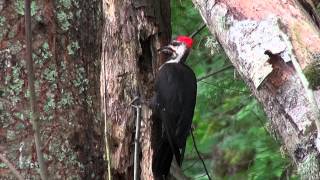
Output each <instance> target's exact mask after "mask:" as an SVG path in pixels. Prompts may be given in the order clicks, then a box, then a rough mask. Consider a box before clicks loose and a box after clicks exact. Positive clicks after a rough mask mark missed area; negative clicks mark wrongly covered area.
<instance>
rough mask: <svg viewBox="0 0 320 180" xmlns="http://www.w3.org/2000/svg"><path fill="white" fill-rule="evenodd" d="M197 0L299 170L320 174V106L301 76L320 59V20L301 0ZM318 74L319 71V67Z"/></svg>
mask: <svg viewBox="0 0 320 180" xmlns="http://www.w3.org/2000/svg"><path fill="white" fill-rule="evenodd" d="M194 3H195V4H196V5H197V7H198V8H199V10H200V13H201V15H202V17H203V18H204V20H205V22H206V23H207V25H208V27H209V29H210V30H211V31H212V33H213V34H215V35H216V36H217V38H218V40H219V42H220V43H221V45H222V47H223V49H224V50H225V52H226V54H227V55H228V57H229V58H230V60H231V62H232V63H233V65H234V66H235V67H236V69H237V71H238V72H239V74H240V75H241V77H242V78H243V79H244V80H245V82H246V84H247V85H248V86H249V88H250V90H251V91H252V92H253V94H254V95H255V96H256V97H257V98H258V100H259V101H260V102H261V103H262V105H263V107H264V110H265V112H266V113H267V115H268V117H269V118H270V129H269V130H270V131H271V132H272V134H274V135H275V136H276V137H277V138H278V139H281V141H282V143H283V148H284V149H285V150H286V152H287V153H288V154H289V155H290V157H291V158H292V160H293V162H294V163H295V164H296V165H297V166H298V172H299V174H300V175H301V176H302V178H312V179H318V178H319V174H318V172H319V167H318V159H317V158H316V157H317V156H318V154H319V152H318V150H317V149H316V148H315V143H314V140H315V138H316V137H317V135H316V134H317V133H316V131H315V130H312V127H314V126H313V125H312V122H315V120H318V118H317V117H318V114H317V113H318V112H317V108H318V107H316V106H317V105H316V102H312V101H310V98H309V97H308V92H310V91H309V90H306V88H305V86H306V83H304V81H303V78H301V76H304V74H302V75H301V74H300V72H299V71H300V69H305V70H306V69H307V68H309V67H310V66H311V68H313V67H314V66H317V65H316V64H318V62H319V59H318V54H319V46H318V42H319V27H317V25H316V22H313V20H312V18H310V16H309V14H308V13H306V11H305V9H304V6H301V4H299V3H298V2H297V1H268V0H265V1H259V2H256V1H219V2H215V1H201V0H199V1H197V0H195V1H194ZM314 73H316V74H314ZM305 74H306V73H305ZM312 75H313V77H315V76H319V72H313V74H312ZM310 88H312V87H310ZM313 90H315V92H311V94H313V93H314V94H315V95H317V88H313ZM317 98H318V96H317ZM310 167H312V168H310Z"/></svg>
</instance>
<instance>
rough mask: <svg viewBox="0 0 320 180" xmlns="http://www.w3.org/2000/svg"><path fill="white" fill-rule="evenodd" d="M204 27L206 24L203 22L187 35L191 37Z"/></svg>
mask: <svg viewBox="0 0 320 180" xmlns="http://www.w3.org/2000/svg"><path fill="white" fill-rule="evenodd" d="M205 27H206V24H205V23H202V24H201V25H200V26H199V27H198V29H196V30H195V31H194V32H192V33H191V34H190V35H189V37H191V38H193V37H195V36H196V35H197V34H198V33H200V32H201V31H202V30H203V29H204V28H205Z"/></svg>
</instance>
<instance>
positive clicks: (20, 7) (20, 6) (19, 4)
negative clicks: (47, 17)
mask: <svg viewBox="0 0 320 180" xmlns="http://www.w3.org/2000/svg"><path fill="white" fill-rule="evenodd" d="M15 6H16V7H15V10H16V12H17V13H18V14H19V15H22V16H23V15H24V0H16V2H15ZM38 9H39V7H38V6H37V4H36V1H32V2H31V16H34V15H35V14H36V13H37V11H38Z"/></svg>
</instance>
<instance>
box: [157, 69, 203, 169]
mask: <svg viewBox="0 0 320 180" xmlns="http://www.w3.org/2000/svg"><path fill="white" fill-rule="evenodd" d="M156 90H157V92H156V93H157V95H156V101H157V103H158V109H159V112H158V113H159V114H160V119H161V120H162V121H163V124H164V126H165V129H164V131H165V133H164V134H166V135H165V136H167V137H166V138H168V141H169V143H170V146H171V148H172V151H173V153H174V154H175V156H176V158H178V159H179V160H178V159H177V161H178V163H181V162H179V161H180V159H181V157H180V156H181V155H180V153H179V157H177V156H178V155H177V152H179V149H180V148H184V146H185V141H186V138H187V135H188V134H189V132H190V128H191V123H192V118H193V112H194V107H195V101H196V91H197V85H196V77H195V75H194V73H193V71H192V70H191V69H190V68H189V67H187V66H186V65H184V64H177V63H172V64H170V63H168V64H165V65H164V66H163V67H162V68H161V69H160V71H159V74H158V77H157V80H156Z"/></svg>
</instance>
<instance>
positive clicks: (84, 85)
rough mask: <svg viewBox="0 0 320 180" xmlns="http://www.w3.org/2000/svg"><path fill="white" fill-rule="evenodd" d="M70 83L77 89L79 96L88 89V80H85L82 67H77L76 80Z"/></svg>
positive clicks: (84, 72)
mask: <svg viewBox="0 0 320 180" xmlns="http://www.w3.org/2000/svg"><path fill="white" fill-rule="evenodd" d="M72 82H73V84H74V86H75V87H77V88H79V93H80V94H81V93H83V92H84V91H86V90H87V89H88V85H89V80H88V79H87V78H86V71H85V69H84V68H83V67H77V69H76V79H75V80H73V81H72Z"/></svg>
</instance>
